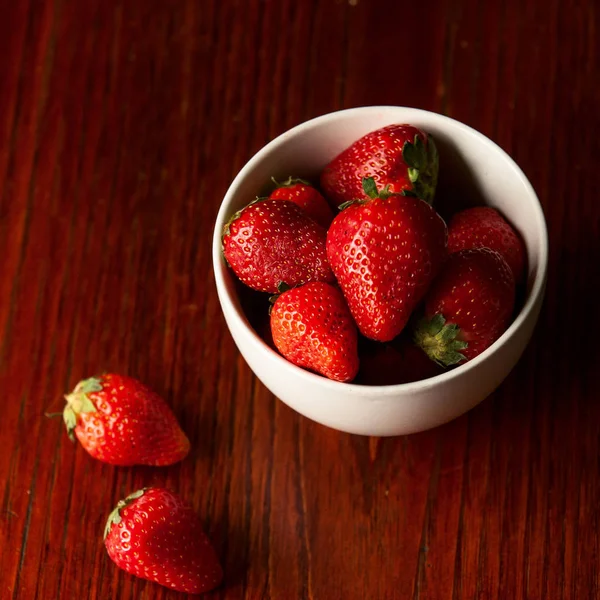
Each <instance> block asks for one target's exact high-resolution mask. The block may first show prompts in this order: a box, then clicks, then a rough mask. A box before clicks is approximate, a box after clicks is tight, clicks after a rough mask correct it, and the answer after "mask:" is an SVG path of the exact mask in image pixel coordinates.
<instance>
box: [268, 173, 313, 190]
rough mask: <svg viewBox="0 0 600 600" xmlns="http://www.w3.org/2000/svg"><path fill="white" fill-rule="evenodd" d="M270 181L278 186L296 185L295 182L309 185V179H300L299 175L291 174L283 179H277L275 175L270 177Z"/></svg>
mask: <svg viewBox="0 0 600 600" xmlns="http://www.w3.org/2000/svg"><path fill="white" fill-rule="evenodd" d="M271 181H272V182H273V183H274V184H275V185H276V186H277V187H278V188H281V187H290V186H292V185H296V184H297V183H301V184H302V185H311V184H310V182H309V181H306V179H300V177H292V176H291V175H290V176H289V177H288V178H287V179H286V180H285V181H281V182H280V181H277V179H275V177H271Z"/></svg>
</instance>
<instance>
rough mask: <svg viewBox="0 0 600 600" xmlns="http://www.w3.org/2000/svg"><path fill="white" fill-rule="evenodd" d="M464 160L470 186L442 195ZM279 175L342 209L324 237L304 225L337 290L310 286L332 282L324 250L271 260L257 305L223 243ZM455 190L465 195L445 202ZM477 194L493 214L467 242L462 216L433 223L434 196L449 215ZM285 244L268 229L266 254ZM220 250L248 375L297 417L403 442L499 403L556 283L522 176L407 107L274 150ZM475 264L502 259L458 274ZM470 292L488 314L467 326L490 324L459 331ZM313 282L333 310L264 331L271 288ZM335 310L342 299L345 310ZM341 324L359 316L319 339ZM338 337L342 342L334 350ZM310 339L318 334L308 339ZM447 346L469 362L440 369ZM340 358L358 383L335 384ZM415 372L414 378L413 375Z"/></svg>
mask: <svg viewBox="0 0 600 600" xmlns="http://www.w3.org/2000/svg"><path fill="white" fill-rule="evenodd" d="M406 132H410V135H409V134H407V133H406ZM434 140H435V141H434ZM453 154H455V155H456V156H457V157H460V160H461V162H462V163H464V164H465V165H466V169H465V174H464V178H463V179H462V180H461V179H460V178H461V176H462V175H461V173H456V174H455V175H456V177H453V178H448V177H446V178H444V177H440V179H439V183H438V170H439V172H440V173H442V174H443V173H444V168H445V165H446V164H447V165H452V164H456V160H451V159H452V158H454V157H453V156H452V155H453ZM281 173H288V174H289V173H292V174H293V175H294V177H295V178H300V179H302V180H304V181H306V182H310V183H311V186H312V187H313V188H315V189H317V190H318V191H319V193H320V194H321V195H322V196H324V197H325V198H326V199H327V200H328V202H329V204H330V206H336V205H339V204H341V206H338V208H337V214H336V215H335V217H334V219H333V221H332V223H331V224H330V225H329V226H328V227H327V229H326V230H325V228H323V227H322V225H319V224H318V223H317V222H316V220H315V219H314V218H313V217H310V216H309V215H307V214H306V213H305V216H306V217H307V218H308V219H310V220H311V221H312V222H313V223H314V227H321V229H322V230H324V231H325V240H326V242H325V246H326V260H327V267H328V268H329V269H330V271H331V276H329V275H328V276H327V277H319V276H315V273H317V268H316V267H317V266H318V267H319V268H321V267H323V255H322V253H321V252H322V250H321V249H322V245H321V241H318V242H316V241H315V242H311V244H312V245H311V246H310V249H309V251H308V252H307V251H306V248H304V249H303V252H296V251H293V250H286V251H284V252H281V253H279V254H278V255H276V256H275V253H274V251H273V252H271V254H270V256H271V258H273V257H274V256H275V259H274V260H272V261H270V262H269V263H268V268H269V269H270V270H271V272H274V273H275V275H274V276H272V277H271V278H270V285H269V289H268V290H267V289H264V291H262V292H261V291H257V289H254V290H252V289H251V288H250V287H249V286H248V284H246V283H245V282H244V281H243V279H242V278H241V277H239V275H238V274H237V273H236V271H235V269H234V268H233V265H231V263H230V261H229V258H228V257H227V254H225V256H224V255H223V252H222V248H223V234H224V230H225V228H226V224H227V223H228V222H229V221H230V219H231V216H232V215H233V214H235V213H236V211H239V210H240V209H242V208H243V207H244V206H246V205H247V204H248V203H249V202H250V201H251V200H252V198H254V197H256V196H260V195H261V192H262V193H264V190H265V187H266V186H267V185H268V184H269V182H270V180H271V177H272V176H275V177H276V178H277V177H278V176H279V177H281V175H280V174H281ZM444 181H453V182H458V185H457V187H456V188H453V189H448V188H447V187H445V184H444ZM473 181H476V182H477V187H476V188H473V189H472V190H470V191H473V193H474V194H475V193H476V194H478V196H479V198H478V200H479V205H480V206H481V207H482V208H489V209H491V210H492V211H495V212H494V213H493V214H492V212H490V211H488V210H486V211H483V213H480V214H479V215H477V214H475V216H476V217H477V218H476V219H473V217H469V215H467V217H469V218H467V219H466V220H467V222H470V223H471V225H470V226H468V227H467V228H466V229H465V228H464V227H462V226H461V220H462V219H463V218H464V217H459V215H458V213H457V214H456V215H453V214H452V213H450V214H448V213H446V212H445V213H444V215H445V216H446V217H447V223H448V224H449V227H447V224H446V222H445V221H444V219H442V218H441V217H440V215H438V213H437V210H436V199H437V197H438V194H442V195H443V196H444V200H447V199H448V198H451V197H452V195H456V196H459V195H460V194H462V193H463V191H464V188H465V187H466V186H471V185H472V182H473ZM461 186H463V187H462V188H461ZM340 201H343V202H340ZM279 202H281V200H279ZM443 204H444V205H445V206H447V205H448V202H447V201H446V202H444V203H443ZM298 208H301V207H300V206H298ZM302 210H303V209H302ZM455 212H456V211H455ZM497 216H498V217H499V218H500V219H502V221H500V219H499V218H497ZM453 217H456V220H453ZM484 217H485V218H484ZM473 223H475V224H473ZM515 224H517V225H518V226H519V230H518V231H517V230H516V229H515V227H514V225H515ZM469 228H470V230H471V231H470V233H471V234H472V235H471V237H470V238H469V231H468V229H469ZM275 229H277V228H275ZM281 231H282V228H281V227H280V228H279V231H275V233H273V228H271V234H270V235H271V236H272V237H271V241H270V242H269V244H270V246H272V247H273V248H275V249H277V248H280V247H283V244H281V245H280V244H279V242H278V241H277V236H278V235H280V234H281ZM298 231H299V232H300V231H303V229H299V230H298ZM499 232H503V233H499ZM511 232H512V233H511ZM321 239H322V238H319V240H321ZM482 239H484V242H483V243H481V240H482ZM213 242H214V244H213V266H214V271H215V280H216V286H217V292H218V295H219V301H220V304H221V308H222V310H223V314H224V316H225V320H226V323H227V325H228V327H229V331H230V332H231V335H232V336H233V339H234V341H235V343H236V345H237V346H238V348H239V350H240V352H241V353H242V355H243V356H244V358H245V360H246V361H247V363H248V364H249V366H250V368H251V369H252V370H253V371H254V373H255V374H256V375H257V376H258V378H259V379H260V380H261V381H262V382H263V383H264V384H265V385H266V387H267V388H269V389H270V390H271V391H272V392H273V393H274V394H275V395H276V396H277V397H279V398H280V399H281V400H282V401H283V402H285V403H286V404H288V405H289V406H291V407H292V408H294V409H295V410H297V411H298V412H300V413H301V414H303V415H305V416H307V417H309V418H311V419H313V420H315V421H317V422H319V423H322V424H324V425H327V426H330V427H333V428H336V429H339V430H342V431H347V432H351V433H357V434H363V435H399V434H406V433H411V432H415V431H421V430H423V429H428V428H430V427H434V426H436V425H438V424H441V423H444V422H446V421H448V420H450V419H453V418H455V417H456V416H458V415H460V414H462V413H464V412H465V411H467V410H469V409H470V408H471V407H473V406H474V405H475V404H477V403H478V402H480V401H481V400H482V399H483V398H485V397H486V396H487V395H488V394H489V393H490V392H491V391H493V390H494V389H495V387H497V386H498V385H499V383H500V382H501V381H502V379H504V377H505V376H506V375H507V374H508V372H509V371H510V370H511V369H512V367H513V366H514V364H515V363H516V362H517V360H518V359H519V357H520V355H521V353H522V352H523V350H524V348H525V346H526V345H527V343H528V341H529V338H530V336H531V335H532V332H533V328H534V325H535V322H536V319H537V316H538V313H539V310H540V306H541V301H542V298H543V291H544V282H545V277H546V270H547V234H546V226H545V221H544V216H543V212H542V210H541V207H540V205H539V202H538V200H537V197H536V195H535V192H534V191H533V189H532V188H531V185H530V184H529V183H528V181H527V179H526V178H525V176H524V175H523V173H522V172H521V170H520V169H519V167H518V166H517V165H516V164H515V163H514V162H513V161H512V160H511V159H510V157H508V156H507V155H506V154H505V153H504V152H503V151H502V150H501V149H500V148H499V147H498V146H496V145H495V144H494V143H493V142H492V141H490V140H489V139H488V138H486V137H485V136H483V135H481V134H480V133H478V132H476V131H474V130H472V129H470V128H469V127H467V126H466V125H463V124H461V123H459V122H457V121H454V120H452V119H449V118H447V117H444V116H442V115H438V114H435V113H430V112H427V111H422V110H417V109H409V108H402V107H365V108H359V109H350V110H345V111H339V112H336V113H332V114H329V115H324V116H323V117H319V118H317V119H314V120H312V121H309V122H307V123H304V124H302V125H299V126H298V127H296V128H294V129H292V130H290V131H288V132H286V133H285V134H283V135H282V136H281V137H279V138H277V139H275V140H273V141H272V142H271V143H270V144H268V145H267V146H266V147H265V148H263V149H262V150H261V151H259V152H258V153H257V155H256V156H255V157H253V158H252V160H251V161H250V162H249V163H248V164H247V165H246V166H245V167H244V168H243V169H242V170H241V171H240V173H239V174H238V176H237V177H236V178H235V180H234V181H233V183H232V184H231V186H230V188H229V190H228V192H227V194H226V196H225V198H224V200H223V203H222V205H221V209H220V211H219V215H218V216H217V222H216V225H215V236H214V240H213ZM489 246H493V247H492V248H489ZM285 247H286V248H293V246H292V245H287V246H285ZM246 254H248V252H247V253H246ZM472 254H477V255H478V256H479V255H486V256H487V255H488V254H493V256H494V259H492V260H491V261H487V260H486V259H481V260H479V259H478V260H476V261H475V260H474V261H471V260H470V259H469V260H468V261H466V264H463V262H462V260H463V259H462V257H463V256H465V255H466V256H471V255H472ZM307 256H308V257H309V260H308V262H307V261H306V257H307ZM317 257H318V258H317ZM475 263H477V264H478V265H479V267H481V269H480V271H479V275H478V276H477V277H476V276H475V273H474V271H473V273H471V269H475V267H476V266H477V265H476V264H475ZM479 263H481V264H479ZM483 263H485V264H483ZM492 263H493V264H494V265H496V267H497V266H498V264H500V265H501V267H502V268H500V270H499V271H500V272H501V273H502V275H501V276H500V277H499V282H500V283H498V282H496V284H497V285H496V287H494V284H490V285H488V283H487V279H486V277H492V273H493V272H494V268H495V267H493V266H492ZM496 263H498V264H496ZM457 264H458V267H456V266H453V265H457ZM290 265H293V266H294V268H295V269H300V267H302V268H307V269H308V272H310V275H309V277H308V278H299V279H301V280H298V281H292V279H293V277H291V276H290V275H289V273H290V272H293V271H289V272H286V270H285V269H289V268H290ZM487 268H489V272H488V273H487V274H486V273H484V271H485V269H487ZM496 270H497V269H496ZM457 273H458V275H457ZM279 274H281V276H279ZM471 275H472V277H471ZM497 275H498V273H496V275H495V276H497ZM495 276H494V277H495ZM453 277H458V279H457V281H458V283H452V281H453ZM469 277H471V278H470V279H469ZM492 278H493V277H492ZM460 280H462V281H463V282H465V281H466V282H470V283H472V284H473V286H474V285H475V284H477V285H479V286H480V288H479V293H473V296H474V297H475V300H474V302H475V303H477V301H478V297H480V299H481V306H478V307H477V310H480V312H479V313H477V312H474V311H473V310H471V315H474V314H478V315H480V316H481V317H482V320H481V321H480V320H479V319H474V320H472V321H471V322H469V321H468V319H467V320H465V319H464V318H463V316H464V314H466V312H468V311H469V310H470V308H471V307H468V308H467V307H465V306H464V303H465V302H466V297H461V296H460V294H459V293H458V289H459V288H460V285H461V283H460ZM317 283H318V285H321V286H326V287H327V289H328V290H329V289H330V288H331V290H335V291H331V293H330V294H328V295H327V298H325V296H323V297H321V296H319V294H316V295H314V296H312V298H313V299H312V300H311V302H309V303H308V304H306V305H305V304H302V306H307V307H309V309H310V310H308V312H307V313H306V314H310V315H311V320H310V322H309V323H308V324H307V323H305V322H304V321H303V318H304V315H303V311H301V310H296V309H294V310H292V309H286V311H284V312H285V315H284V316H283V317H282V315H279V314H278V315H277V318H278V319H279V321H280V324H283V323H284V321H283V320H282V319H284V320H285V319H288V318H289V319H292V322H293V323H297V325H298V326H294V327H291V326H290V327H288V326H286V325H282V327H283V328H281V327H280V328H276V329H277V331H276V329H273V328H272V327H269V319H270V317H269V315H268V306H269V302H268V298H269V294H272V293H273V291H274V288H279V287H280V286H281V285H282V284H283V285H285V286H287V287H289V288H290V290H289V291H287V292H284V293H282V294H281V296H280V297H281V298H283V297H284V294H301V290H303V288H304V287H305V286H313V285H317ZM503 286H504V287H503ZM265 287H266V286H265ZM453 287H456V288H457V289H456V290H454V291H453ZM309 289H310V288H309ZM474 289H475V288H474ZM296 290H297V291H296ZM461 293H462V292H461ZM486 294H487V296H486ZM455 295H457V297H456V298H455V297H454V296H455ZM329 296H331V298H333V297H334V296H335V298H336V303H335V306H336V307H337V308H335V310H334V309H333V308H332V307H333V306H334V304H331V299H330V298H329ZM291 297H293V296H291ZM249 298H251V300H250V301H249V300H248V299H249ZM500 298H502V300H500ZM515 299H518V300H515ZM340 300H342V301H343V304H341V305H340V304H339V301H340ZM468 300H469V302H470V300H471V298H468ZM303 302H304V301H303ZM495 302H500V303H501V309H499V311H498V312H497V314H495V315H492V314H491V312H490V307H492V305H493V304H494V303H495ZM275 307H277V304H275V305H274V307H273V308H275ZM486 307H487V309H486ZM451 309H453V310H451ZM485 310H487V311H488V313H489V314H484V313H485ZM272 312H273V311H272ZM316 314H319V315H320V317H319V324H320V326H319V327H315V328H314V332H316V333H315V338H314V341H313V342H310V343H313V344H314V347H315V348H316V347H322V348H323V355H322V356H321V357H320V358H318V360H317V361H316V362H311V361H312V360H313V359H314V356H312V357H311V358H310V360H308V359H306V356H308V354H309V353H308V351H302V352H299V348H300V347H305V345H306V340H307V339H311V340H312V339H313V338H312V337H311V335H312V334H313V326H314V323H315V322H316V320H315V319H314V315H316ZM335 314H340V315H341V314H344V315H345V317H344V318H345V319H346V317H347V315H348V314H349V315H350V317H351V321H350V322H348V321H346V320H344V323H346V325H344V327H343V328H340V329H337V330H335V329H327V328H326V327H325V328H322V327H321V325H323V324H328V323H329V321H328V319H327V316H328V315H335ZM484 317H485V319H484ZM488 317H489V318H488ZM486 319H487V320H486ZM442 320H443V323H442ZM348 323H349V324H348ZM426 324H427V325H426ZM300 325H303V326H304V329H302V328H301V327H300ZM350 325H353V326H354V327H355V328H356V332H357V338H356V339H357V343H356V346H355V344H354V341H348V340H349V339H350V338H348V339H346V337H344V336H346V335H347V332H348V331H351V330H352V327H351V326H350ZM419 326H421V329H419ZM436 328H437V329H436ZM486 328H487V329H486ZM292 331H293V332H294V335H293V336H291V335H290V332H292ZM323 331H327V332H328V336H329V337H327V336H324V337H323V338H322V339H323V340H327V343H323V344H321V341H320V339H321V338H320V337H319V336H320V335H321V334H322V332H323ZM332 331H339V332H340V333H339V335H337V334H333V335H332V334H331V332H332ZM342 331H343V332H344V333H343V334H342V333H341V332H342ZM258 332H260V334H259V333H258ZM282 332H283V333H282ZM299 332H300V333H303V334H304V333H306V332H308V333H306V335H307V336H308V337H307V338H305V337H303V336H299V335H298V334H299ZM317 334H318V335H317ZM451 334H454V337H452V335H451ZM427 336H430V337H427ZM436 336H437V337H436ZM440 338H442V339H440ZM353 339H354V338H353V337H352V340H353ZM397 340H402V346H401V347H402V351H397V350H396V349H395V348H399V347H400V346H398V345H397ZM438 342H443V343H446V342H451V343H449V344H447V347H446V348H445V350H446V351H447V352H446V353H444V352H442V354H449V355H451V356H453V358H454V359H458V360H454V361H452V360H447V356H445V357H444V359H443V360H442V359H440V352H441V350H440V348H441V347H443V345H444V344H443V343H442V344H441V345H440V343H438ZM310 343H309V345H310ZM436 344H437V346H435V345H436ZM433 346H435V348H433ZM355 348H356V350H355ZM378 348H381V349H380V350H378ZM365 349H369V350H368V354H367V353H365ZM428 350H429V351H428ZM356 351H357V353H358V357H357V358H358V368H356V367H355V362H356V355H355V352H356ZM311 352H312V351H311ZM452 352H455V353H456V354H455V355H452ZM295 353H296V354H295ZM298 355H302V356H301V359H302V360H300V359H299V358H298V357H297V356H298ZM330 355H331V356H335V357H337V358H336V360H340V358H341V361H340V364H343V363H344V361H346V364H347V365H351V368H350V367H348V368H347V369H346V371H344V373H343V375H342V376H339V375H338V374H335V373H333V372H329V373H328V372H327V371H326V370H325V369H323V368H322V366H323V364H325V363H326V361H327V360H328V359H329V356H330ZM458 355H460V356H458ZM428 356H429V357H431V359H433V360H431V359H430V358H428ZM305 359H306V360H305ZM423 361H425V362H424V363H423ZM427 361H429V362H430V364H431V365H432V367H431V368H428V367H427V364H428V363H427ZM379 362H380V363H381V366H380V367H378V364H379ZM404 363H406V366H405V364H404ZM413 364H414V365H417V367H414V368H412V367H411V365H413ZM423 364H424V368H422V365H423ZM378 368H381V369H394V370H396V369H397V371H398V376H397V377H394V376H392V374H391V373H387V374H386V373H382V375H387V376H378V374H377V369H378ZM411 370H412V371H413V373H411ZM367 371H368V373H367ZM378 382H383V383H378ZM396 382H397V383H396Z"/></svg>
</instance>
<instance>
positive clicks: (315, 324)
mask: <svg viewBox="0 0 600 600" xmlns="http://www.w3.org/2000/svg"><path fill="white" fill-rule="evenodd" d="M271 332H272V334H273V341H274V343H275V346H276V347H277V349H278V350H279V352H281V354H283V356H285V358H287V359H288V360H289V361H290V362H292V363H294V364H295V365H298V366H299V367H304V368H306V369H310V370H312V371H316V372H317V373H320V374H321V375H324V376H325V377H328V378H329V379H335V380H337V381H351V380H352V379H354V377H355V376H356V372H357V371H358V352H357V334H356V325H355V324H354V321H352V316H351V315H350V311H349V310H348V307H347V306H346V302H345V301H344V297H343V296H342V293H341V292H340V291H339V290H338V289H337V288H336V287H334V286H333V285H330V284H328V283H323V282H320V281H315V282H311V283H307V284H305V285H302V286H299V287H296V288H293V289H288V290H284V291H283V292H282V293H281V294H280V295H279V296H277V298H276V299H274V304H273V306H272V308H271Z"/></svg>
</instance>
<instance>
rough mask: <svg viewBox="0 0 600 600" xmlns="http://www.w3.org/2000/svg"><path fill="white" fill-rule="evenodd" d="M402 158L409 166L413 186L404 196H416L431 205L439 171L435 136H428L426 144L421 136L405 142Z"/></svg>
mask: <svg viewBox="0 0 600 600" xmlns="http://www.w3.org/2000/svg"><path fill="white" fill-rule="evenodd" d="M402 158H403V160H404V162H405V163H406V166H407V175H408V180H409V181H410V182H411V183H412V185H413V189H412V190H406V191H405V192H404V195H405V196H416V197H418V198H421V199H422V200H425V201H426V202H428V203H429V204H431V203H432V202H433V197H434V195H435V189H436V187H437V180H438V170H439V156H438V150H437V146H436V145H435V141H434V140H433V136H431V135H428V136H427V143H426V144H425V142H424V140H423V138H422V137H421V135H419V134H416V135H415V139H414V141H413V142H409V141H406V142H404V145H403V146H402Z"/></svg>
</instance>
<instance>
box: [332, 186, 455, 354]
mask: <svg viewBox="0 0 600 600" xmlns="http://www.w3.org/2000/svg"><path fill="white" fill-rule="evenodd" d="M327 254H328V257H329V261H330V264H331V267H332V269H333V271H334V273H335V276H336V278H337V280H338V283H339V285H340V288H341V289H342V291H343V293H344V296H345V298H346V301H347V302H348V306H349V308H350V312H351V313H352V316H353V317H354V320H355V321H356V324H357V325H358V328H359V330H360V332H361V333H362V334H363V335H364V336H366V337H368V338H370V339H373V340H377V341H381V342H386V341H389V340H391V339H393V338H394V337H396V336H397V335H398V334H399V333H400V332H401V331H402V329H403V328H404V327H405V325H406V323H407V321H408V319H409V317H410V315H411V313H412V311H413V310H414V308H415V307H416V305H417V304H418V303H419V302H420V300H421V299H422V297H423V296H424V294H425V292H426V291H427V289H428V287H429V285H430V284H431V282H432V281H433V279H434V277H435V276H436V275H437V273H438V271H439V269H440V267H441V265H442V263H443V261H444V260H445V258H446V225H445V223H444V221H443V220H442V218H441V217H440V216H439V215H438V214H437V213H436V212H435V210H434V209H433V208H431V206H430V205H429V204H427V203H426V202H424V201H423V200H419V199H417V198H411V197H405V196H390V197H389V198H386V199H381V198H374V199H370V200H367V201H366V202H364V203H355V204H352V205H350V206H349V207H348V208H346V209H344V210H343V211H342V212H341V213H340V214H339V215H338V216H337V217H336V218H335V219H334V220H333V223H332V224H331V227H330V228H329V231H328V233H327Z"/></svg>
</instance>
